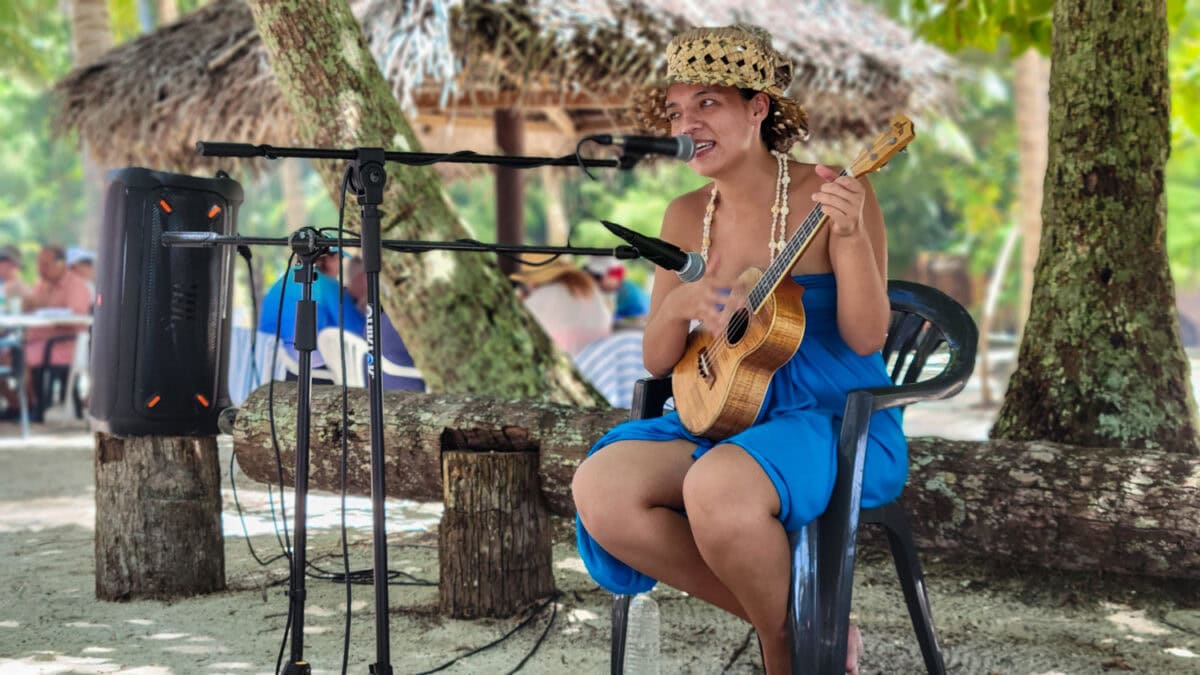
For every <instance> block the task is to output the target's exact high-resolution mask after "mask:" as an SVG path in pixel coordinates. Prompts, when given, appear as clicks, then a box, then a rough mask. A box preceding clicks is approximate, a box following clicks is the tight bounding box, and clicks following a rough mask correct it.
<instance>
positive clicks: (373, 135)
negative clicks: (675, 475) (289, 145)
mask: <svg viewBox="0 0 1200 675" xmlns="http://www.w3.org/2000/svg"><path fill="white" fill-rule="evenodd" d="M249 5H250V7H251V10H252V11H253V13H254V22H255V25H256V26H257V28H258V31H259V34H260V35H261V36H262V39H263V44H264V45H265V46H266V49H267V53H268V54H269V56H270V59H271V67H272V69H273V70H274V72H275V78H276V80H277V81H278V83H279V88H280V90H281V91H282V92H283V94H284V97H285V98H286V99H287V101H288V104H289V106H290V107H291V110H292V113H293V115H295V117H296V119H297V121H298V122H299V127H300V137H299V138H297V139H296V140H297V144H299V145H306V146H314V147H325V148H350V147H356V146H382V147H385V148H388V149H393V150H417V149H418V147H417V141H416V138H415V136H414V135H413V132H412V129H411V128H410V127H409V125H408V123H407V122H406V121H405V119H404V117H403V115H402V114H401V111H400V107H399V104H398V103H397V102H396V99H395V97H393V95H392V93H391V91H390V90H389V88H388V84H387V82H386V80H384V78H383V75H382V74H381V73H380V71H379V68H378V66H376V64H375V61H374V59H373V58H372V57H371V53H370V51H368V49H367V44H366V40H365V38H364V37H363V34H362V31H361V29H360V28H359V25H358V23H357V22H356V21H355V20H354V16H353V15H352V14H351V13H350V8H349V7H348V6H347V4H346V2H345V0H336V1H333V2H329V1H328V0H287V1H284V0H249ZM314 165H315V166H316V167H317V168H318V169H319V170H320V171H321V173H322V174H323V175H324V176H325V179H326V185H327V186H328V188H329V190H330V193H331V194H333V195H334V197H335V200H336V199H337V198H338V195H340V192H341V184H342V172H343V170H344V168H345V165H344V163H341V162H329V161H318V162H314ZM387 171H388V182H387V192H386V194H385V196H384V202H383V206H382V211H383V212H384V219H383V236H384V238H389V239H430V240H453V239H461V238H468V237H473V236H474V235H473V233H471V232H469V231H468V230H467V229H466V228H465V227H464V226H463V224H462V223H461V221H460V220H459V218H458V216H457V215H456V214H455V213H454V210H453V209H452V208H451V206H450V204H449V202H448V199H447V198H446V196H445V194H444V192H443V191H442V186H441V181H440V179H439V178H438V177H437V175H436V174H435V173H434V172H433V170H432V169H430V168H429V167H414V166H406V165H401V164H395V163H392V164H389V165H388V167H387ZM353 204H354V199H353V197H352V196H351V198H350V199H347V216H348V219H347V223H348V225H347V227H349V228H351V229H356V228H357V227H358V225H357V223H358V219H357V213H356V211H357V209H356V208H354V207H353ZM380 287H381V293H382V298H383V304H384V308H385V311H386V312H387V314H388V317H389V318H390V319H391V320H392V322H393V323H394V324H395V325H396V328H397V329H398V330H399V331H400V334H401V335H403V337H404V342H405V344H406V346H407V347H408V349H409V351H410V352H411V353H412V355H413V359H414V361H416V363H417V366H418V367H419V368H420V369H421V372H422V374H423V375H424V377H425V382H426V384H427V385H428V386H429V388H430V390H432V391H456V392H464V393H466V392H469V393H478V394H492V395H503V396H507V397H513V398H546V399H548V400H554V401H559V402H563V403H575V404H598V403H602V402H603V398H602V397H600V396H599V394H598V393H596V392H595V390H594V389H593V388H592V387H591V386H590V385H588V384H587V383H586V382H585V381H583V380H582V378H580V376H579V375H578V373H577V372H576V371H575V370H574V367H573V366H572V364H571V362H570V360H569V359H568V358H567V357H566V356H565V355H564V354H562V353H561V352H559V351H558V350H557V349H555V348H554V346H553V344H552V343H551V342H550V340H549V338H547V337H546V335H545V333H544V332H543V331H542V330H541V329H540V327H538V325H537V323H536V321H535V320H534V319H533V318H532V317H531V316H530V315H529V314H528V313H527V312H525V311H524V309H523V307H521V305H520V303H519V301H518V300H517V298H516V295H515V294H514V293H513V291H512V289H511V287H510V285H509V283H508V281H507V280H506V279H505V278H504V276H503V275H502V274H501V273H500V270H499V268H498V266H497V264H496V261H495V260H494V259H493V258H492V257H491V256H487V255H483V254H478V253H453V254H452V253H445V252H429V253H423V254H421V255H413V254H407V253H405V254H401V253H395V252H385V254H384V260H383V274H382V275H381V279H380Z"/></svg>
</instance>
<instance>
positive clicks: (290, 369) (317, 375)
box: [272, 340, 333, 381]
mask: <svg viewBox="0 0 1200 675" xmlns="http://www.w3.org/2000/svg"><path fill="white" fill-rule="evenodd" d="M272 342H273V340H272ZM314 353H315V352H314ZM278 358H279V363H281V364H283V369H284V371H286V372H287V373H288V374H290V375H292V376H294V377H296V378H297V379H299V378H300V362H299V361H297V360H296V358H295V357H294V356H292V353H291V352H290V351H288V348H287V347H285V346H283V345H282V344H281V345H279V357H278ZM312 379H314V380H331V381H332V380H333V372H332V371H331V370H329V368H321V367H317V366H314V367H313V369H312Z"/></svg>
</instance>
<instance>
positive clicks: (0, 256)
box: [0, 245, 29, 311]
mask: <svg viewBox="0 0 1200 675" xmlns="http://www.w3.org/2000/svg"><path fill="white" fill-rule="evenodd" d="M28 294H29V287H28V286H26V285H25V282H24V281H21V250H20V249H18V248H17V247H16V246H12V245H9V246H5V247H3V248H0V296H3V297H4V300H5V302H6V303H9V304H8V306H6V307H0V311H9V310H11V309H12V308H13V307H14V306H17V307H19V306H20V303H21V300H22V299H24V297H25V296H26V295H28ZM12 298H16V299H17V301H16V302H15V303H14V302H13V300H12Z"/></svg>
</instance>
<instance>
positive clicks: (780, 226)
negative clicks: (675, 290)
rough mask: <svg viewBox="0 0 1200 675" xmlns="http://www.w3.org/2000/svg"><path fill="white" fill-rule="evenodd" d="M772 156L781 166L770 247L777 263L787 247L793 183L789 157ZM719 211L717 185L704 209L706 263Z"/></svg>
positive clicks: (703, 243)
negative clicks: (711, 234) (790, 196)
mask: <svg viewBox="0 0 1200 675" xmlns="http://www.w3.org/2000/svg"><path fill="white" fill-rule="evenodd" d="M771 154H772V155H774V156H775V161H776V162H777V163H778V164H779V173H778V175H777V176H776V179H775V203H774V204H773V205H772V206H771V241H770V242H769V243H768V247H769V248H770V249H771V262H775V256H776V255H778V254H779V253H780V252H782V251H783V249H784V247H785V246H787V215H788V202H787V193H788V184H789V183H791V182H792V178H791V176H790V175H789V169H788V159H787V155H785V154H784V153H782V152H778V151H776V150H772V151H771ZM716 211H717V185H716V183H714V184H713V186H712V194H711V195H710V196H709V198H708V206H707V207H705V209H704V235H703V238H702V239H701V242H700V257H701V258H703V259H704V262H706V263H707V262H708V245H709V244H711V243H712V239H711V238H710V236H709V233H710V231H711V230H712V219H713V214H714V213H716Z"/></svg>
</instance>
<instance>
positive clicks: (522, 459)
mask: <svg viewBox="0 0 1200 675" xmlns="http://www.w3.org/2000/svg"><path fill="white" fill-rule="evenodd" d="M442 471H443V477H444V480H443V496H444V499H445V511H444V512H443V514H442V523H441V526H440V528H439V532H438V562H439V566H440V568H441V580H440V582H439V595H440V600H441V602H440V604H441V611H442V613H443V614H447V615H449V616H452V617H454V618H458V619H477V618H480V617H495V618H499V617H508V616H512V615H513V614H515V613H516V612H517V611H518V610H520V609H521V608H523V607H526V606H528V605H529V604H531V603H532V602H534V601H536V600H537V599H539V598H542V597H545V596H547V595H550V594H551V593H553V592H554V574H553V570H552V569H551V544H550V517H549V514H548V512H547V509H546V505H545V503H544V502H543V500H542V495H541V489H540V487H539V480H538V447H537V443H536V442H534V441H532V440H530V438H529V436H528V434H527V433H526V432H525V431H524V430H523V429H516V428H511V427H510V428H508V429H501V430H499V431H493V430H489V429H467V430H454V429H447V430H446V431H445V432H444V433H443V435H442Z"/></svg>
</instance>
